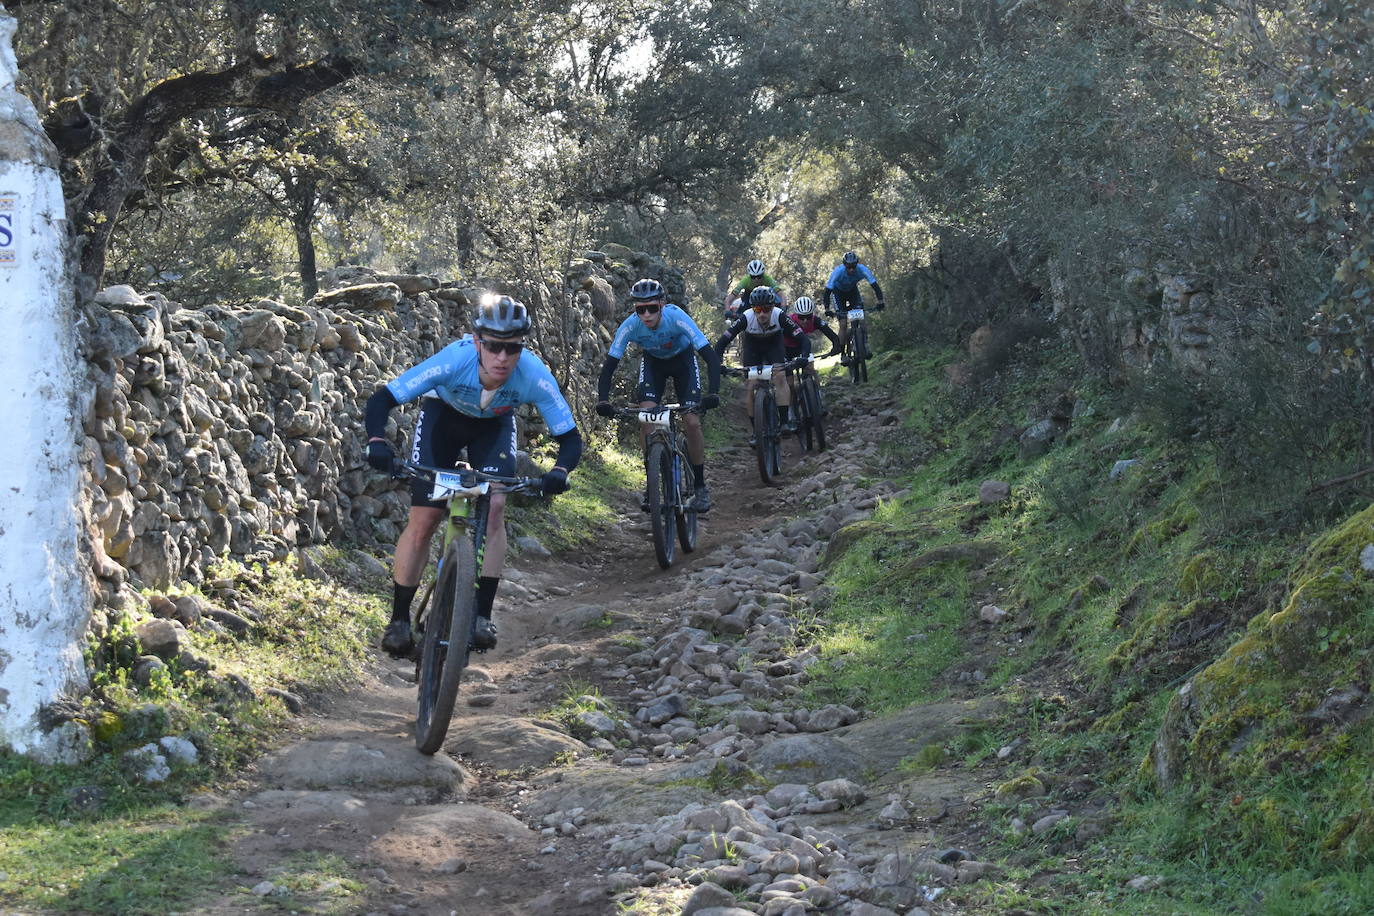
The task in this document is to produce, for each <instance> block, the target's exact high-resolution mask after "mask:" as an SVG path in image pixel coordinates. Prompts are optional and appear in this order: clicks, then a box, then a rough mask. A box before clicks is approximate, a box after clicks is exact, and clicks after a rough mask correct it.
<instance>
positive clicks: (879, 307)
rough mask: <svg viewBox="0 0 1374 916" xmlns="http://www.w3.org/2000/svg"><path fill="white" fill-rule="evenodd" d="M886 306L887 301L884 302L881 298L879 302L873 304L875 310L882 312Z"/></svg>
mask: <svg viewBox="0 0 1374 916" xmlns="http://www.w3.org/2000/svg"><path fill="white" fill-rule="evenodd" d="M885 308H887V303H885V302H883V300H881V299H879V300H878V302H877V304H876V305H874V306H873V311H875V312H881V311H882V310H883V309H885Z"/></svg>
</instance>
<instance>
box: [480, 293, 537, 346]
mask: <svg viewBox="0 0 1374 916" xmlns="http://www.w3.org/2000/svg"><path fill="white" fill-rule="evenodd" d="M472 327H473V330H474V331H481V332H482V333H483V334H484V335H486V336H487V337H498V338H500V337H520V336H523V335H525V334H528V333H529V332H530V313H529V310H528V309H526V308H525V303H523V302H520V301H519V300H517V299H512V298H511V297H510V296H496V297H493V298H489V299H484V300H483V301H482V304H481V305H479V306H477V313H476V314H475V315H474V316H473V318H472Z"/></svg>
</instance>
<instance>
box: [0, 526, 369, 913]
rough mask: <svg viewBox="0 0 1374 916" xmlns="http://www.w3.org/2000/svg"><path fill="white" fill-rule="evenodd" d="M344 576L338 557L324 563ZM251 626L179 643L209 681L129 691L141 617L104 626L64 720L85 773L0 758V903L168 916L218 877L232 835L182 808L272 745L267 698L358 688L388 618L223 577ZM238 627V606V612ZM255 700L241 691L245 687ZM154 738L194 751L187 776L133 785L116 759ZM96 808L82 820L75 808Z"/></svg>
mask: <svg viewBox="0 0 1374 916" xmlns="http://www.w3.org/2000/svg"><path fill="white" fill-rule="evenodd" d="M322 559H323V562H324V563H325V566H326V567H327V568H332V569H333V570H334V571H335V572H338V573H342V571H343V570H344V569H345V568H346V563H345V561H344V558H343V557H342V555H340V554H338V553H336V552H333V551H325V552H323V556H322ZM212 578H215V579H225V580H227V579H232V580H233V583H234V589H235V591H236V592H238V593H239V594H240V595H242V596H243V599H244V601H245V603H246V604H247V605H251V611H252V614H253V615H255V616H256V618H257V622H256V624H255V625H254V627H253V629H252V630H251V631H250V632H249V633H248V634H246V635H244V636H242V637H231V636H220V635H215V634H212V633H210V632H209V631H208V630H197V629H196V628H195V627H192V628H191V630H190V641H191V651H192V652H193V653H194V654H196V655H203V656H204V657H206V658H209V659H212V660H213V665H212V667H211V669H210V670H209V671H198V670H193V669H186V668H183V667H182V666H181V665H180V664H179V663H178V662H176V661H173V662H170V663H169V664H168V667H167V669H166V671H165V672H161V673H159V674H158V675H156V676H155V677H153V678H152V679H151V681H150V682H149V683H148V684H146V685H139V684H137V683H136V682H135V680H134V678H133V675H132V669H133V667H134V665H135V664H136V663H137V660H138V657H139V647H138V644H137V639H136V637H135V636H134V635H133V634H134V626H135V624H136V623H137V622H138V620H139V619H140V617H139V612H138V611H134V612H133V613H132V614H130V615H128V616H126V617H125V618H123V619H120V620H117V621H115V623H114V624H113V626H112V627H111V629H110V632H109V634H108V635H107V636H106V637H105V638H104V639H102V640H99V641H96V642H92V643H91V645H90V647H89V649H88V652H87V664H88V667H89V669H90V671H91V674H92V677H91V683H92V691H91V693H90V694H89V695H88V696H87V697H85V698H84V699H83V701H82V705H81V707H80V708H79V709H78V710H75V713H76V718H77V721H79V722H84V723H87V725H88V726H89V727H90V730H91V733H92V735H93V744H94V752H95V753H94V756H93V757H92V759H91V761H90V762H89V763H87V764H84V765H80V766H55V767H42V766H38V765H36V764H34V763H33V762H31V761H29V760H28V759H27V758H23V757H18V756H14V755H9V754H0V799H3V801H0V873H4V874H5V875H6V876H7V877H6V879H5V880H4V881H3V882H0V897H3V898H4V899H5V900H6V901H10V902H13V903H14V904H16V905H23V906H32V907H41V908H43V909H44V910H47V911H53V912H79V913H129V914H139V913H166V912H168V911H169V910H175V909H177V908H179V907H180V906H181V905H183V904H186V903H188V902H190V901H192V900H193V899H194V898H195V895H196V894H197V893H198V892H200V891H202V890H204V889H205V888H207V887H210V886H212V885H213V884H214V883H215V882H216V881H217V880H218V879H220V878H223V877H224V876H225V875H226V874H227V873H228V870H229V869H230V867H231V865H232V863H231V862H230V860H229V859H228V857H227V856H226V855H225V854H224V850H225V847H226V844H227V835H228V830H229V827H228V826H227V825H225V824H223V823H222V822H220V821H217V820H216V819H215V818H213V817H210V816H208V815H206V814H204V813H203V812H198V811H194V810H190V809H186V808H182V807H179V805H178V803H179V802H180V801H181V800H182V799H184V798H186V797H188V796H190V795H191V794H193V793H194V792H195V791H197V790H198V789H199V788H201V787H203V786H204V785H206V784H208V783H224V782H229V781H232V780H234V779H236V778H238V773H239V770H240V767H241V766H242V765H243V763H245V762H246V761H247V760H249V759H251V758H252V757H254V756H256V755H258V754H259V753H261V752H262V750H263V749H264V748H265V747H266V746H267V745H268V743H269V742H271V741H272V740H273V739H274V738H275V737H276V736H277V734H278V733H279V731H280V729H281V728H282V726H283V725H284V724H285V722H286V721H287V715H286V712H285V710H284V709H283V707H282V704H281V702H280V701H279V700H277V699H275V698H272V697H268V696H266V695H265V694H264V693H262V691H263V690H264V689H266V688H269V687H276V688H285V689H288V690H291V691H293V692H295V693H298V694H302V695H305V696H307V697H309V696H311V695H313V694H316V693H319V692H323V691H326V690H333V689H338V688H342V687H346V686H348V685H350V684H352V683H354V682H355V681H356V679H357V677H358V673H359V671H361V670H363V668H364V666H365V665H366V664H368V660H369V659H370V654H369V648H368V647H369V646H370V645H371V644H372V642H373V641H374V639H375V637H376V634H377V632H378V631H379V629H380V626H381V624H382V622H383V621H384V620H385V613H384V609H383V605H382V601H381V600H380V599H379V598H376V597H374V596H371V595H368V594H365V593H361V592H357V591H354V590H352V589H350V588H348V587H347V586H345V585H342V584H329V583H325V582H319V581H315V580H311V579H304V578H301V577H299V576H297V575H296V574H295V573H294V572H293V571H292V569H291V568H290V567H288V566H286V565H283V564H268V565H265V566H264V565H261V564H254V565H251V566H245V565H242V564H228V563H226V564H223V565H222V566H221V567H220V568H217V569H216V570H214V572H213V575H212ZM241 610H242V611H244V612H245V613H246V612H247V609H246V608H241ZM245 685H247V687H249V688H251V691H252V693H249V692H246V691H245V690H244V686H245ZM163 735H176V736H180V737H185V738H188V739H190V740H191V741H192V742H193V743H194V744H195V745H196V747H197V749H198V751H199V760H198V761H197V762H196V763H195V764H191V765H175V766H174V767H173V771H172V775H171V777H170V778H169V779H168V780H167V781H165V782H163V783H159V784H157V785H154V786H146V785H143V784H142V783H141V782H140V781H139V780H138V778H137V776H136V774H135V773H134V772H133V771H132V770H131V769H130V768H128V767H125V766H124V765H122V761H121V755H122V754H123V753H124V752H125V751H127V750H129V749H131V748H134V747H139V746H142V745H143V744H146V743H150V742H155V741H157V739H158V738H160V737H162V736H163ZM82 797H85V798H97V799H98V802H97V803H96V804H94V805H90V806H84V807H83V806H82V805H81V804H80V801H79V800H80V799H81V798H82Z"/></svg>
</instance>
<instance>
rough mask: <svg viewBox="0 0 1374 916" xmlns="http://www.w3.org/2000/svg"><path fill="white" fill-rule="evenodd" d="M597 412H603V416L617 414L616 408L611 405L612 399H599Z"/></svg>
mask: <svg viewBox="0 0 1374 916" xmlns="http://www.w3.org/2000/svg"><path fill="white" fill-rule="evenodd" d="M596 412H597V413H599V414H601V416H603V417H613V416H615V408H614V407H612V406H611V402H610V401H597V402H596Z"/></svg>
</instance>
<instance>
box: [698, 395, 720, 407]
mask: <svg viewBox="0 0 1374 916" xmlns="http://www.w3.org/2000/svg"><path fill="white" fill-rule="evenodd" d="M719 406H720V395H718V394H715V393H711V394H708V395H706V396H705V397H703V398H702V399H701V409H702V410H715V409H716V408H717V407H719Z"/></svg>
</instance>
